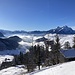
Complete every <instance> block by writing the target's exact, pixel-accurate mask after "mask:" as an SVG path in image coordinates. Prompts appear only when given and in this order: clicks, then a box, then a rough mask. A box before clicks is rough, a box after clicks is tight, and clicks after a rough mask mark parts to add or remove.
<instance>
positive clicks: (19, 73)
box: [0, 66, 27, 75]
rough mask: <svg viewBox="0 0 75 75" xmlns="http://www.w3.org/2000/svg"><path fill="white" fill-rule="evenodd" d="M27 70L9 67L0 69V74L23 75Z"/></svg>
mask: <svg viewBox="0 0 75 75" xmlns="http://www.w3.org/2000/svg"><path fill="white" fill-rule="evenodd" d="M25 72H27V70H25V69H24V68H22V67H18V66H17V67H9V68H6V69H3V70H1V71H0V75H23V74H25Z"/></svg>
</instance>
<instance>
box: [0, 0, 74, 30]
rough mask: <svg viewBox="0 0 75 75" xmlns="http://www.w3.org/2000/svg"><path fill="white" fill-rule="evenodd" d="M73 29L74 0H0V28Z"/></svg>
mask: <svg viewBox="0 0 75 75" xmlns="http://www.w3.org/2000/svg"><path fill="white" fill-rule="evenodd" d="M63 25H67V26H70V27H72V28H73V29H75V0H0V29H4V30H25V31H33V30H40V31H42V30H49V29H52V28H55V27H57V26H63Z"/></svg>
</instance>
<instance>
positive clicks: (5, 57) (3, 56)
mask: <svg viewBox="0 0 75 75" xmlns="http://www.w3.org/2000/svg"><path fill="white" fill-rule="evenodd" d="M5 59H9V60H7V61H8V62H12V61H13V60H14V56H12V55H0V66H1V64H2V63H3V62H5Z"/></svg>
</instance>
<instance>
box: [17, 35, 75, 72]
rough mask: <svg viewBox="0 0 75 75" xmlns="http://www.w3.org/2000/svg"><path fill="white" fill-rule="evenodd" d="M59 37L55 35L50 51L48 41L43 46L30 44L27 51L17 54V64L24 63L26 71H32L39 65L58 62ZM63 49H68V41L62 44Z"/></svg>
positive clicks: (74, 45) (74, 40)
mask: <svg viewBox="0 0 75 75" xmlns="http://www.w3.org/2000/svg"><path fill="white" fill-rule="evenodd" d="M59 41H60V39H59V36H58V35H56V39H55V42H53V44H51V51H49V45H50V44H49V43H48V44H45V47H44V46H39V44H38V45H37V46H36V45H35V46H31V47H30V49H29V52H27V53H26V54H23V53H21V52H20V55H19V56H18V60H19V61H20V63H19V64H24V65H26V67H27V69H28V72H31V71H33V70H34V69H35V68H36V67H38V69H39V70H40V66H50V65H55V64H59V63H60V61H59V55H60V49H61V45H60V42H59ZM64 48H65V49H70V48H71V46H70V43H69V42H68V41H67V42H65V44H64ZM72 48H75V37H74V38H73V47H72Z"/></svg>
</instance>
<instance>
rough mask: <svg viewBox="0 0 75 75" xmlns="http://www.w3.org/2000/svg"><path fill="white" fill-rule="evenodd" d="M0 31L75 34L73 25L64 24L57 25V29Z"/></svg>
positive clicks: (4, 31)
mask: <svg viewBox="0 0 75 75" xmlns="http://www.w3.org/2000/svg"><path fill="white" fill-rule="evenodd" d="M0 32H1V33H2V34H7V33H9V34H21V33H26V34H48V33H52V34H54V33H57V34H75V30H73V29H72V28H71V27H68V26H66V25H65V26H63V27H59V26H58V27H57V28H55V29H50V30H48V31H29V32H27V31H23V30H22V31H19V30H17V31H8V30H0Z"/></svg>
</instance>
